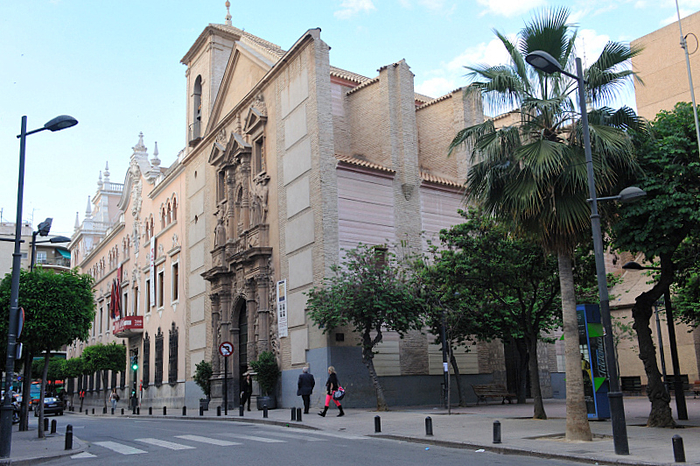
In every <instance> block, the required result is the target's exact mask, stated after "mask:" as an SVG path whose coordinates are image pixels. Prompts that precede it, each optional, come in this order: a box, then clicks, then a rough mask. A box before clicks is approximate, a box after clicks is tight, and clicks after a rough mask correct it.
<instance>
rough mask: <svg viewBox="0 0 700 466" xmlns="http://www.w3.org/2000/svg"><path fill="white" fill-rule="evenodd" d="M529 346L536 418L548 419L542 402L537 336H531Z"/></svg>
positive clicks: (534, 416) (531, 384) (531, 383)
mask: <svg viewBox="0 0 700 466" xmlns="http://www.w3.org/2000/svg"><path fill="white" fill-rule="evenodd" d="M527 346H528V353H529V354H528V362H529V364H528V365H529V368H530V387H531V389H532V397H533V398H534V403H535V413H534V415H533V418H534V419H547V413H545V412H544V403H543V402H542V388H541V387H540V365H539V361H538V360H537V338H536V337H535V338H530V339H528V342H527Z"/></svg>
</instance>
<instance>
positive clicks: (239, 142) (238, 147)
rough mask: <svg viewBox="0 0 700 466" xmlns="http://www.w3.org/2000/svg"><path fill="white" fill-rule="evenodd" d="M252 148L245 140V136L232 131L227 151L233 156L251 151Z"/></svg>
mask: <svg viewBox="0 0 700 466" xmlns="http://www.w3.org/2000/svg"><path fill="white" fill-rule="evenodd" d="M252 149H253V147H252V146H251V145H250V144H248V143H247V142H245V139H243V136H241V135H240V134H238V133H231V139H229V141H228V150H227V152H228V153H229V154H230V155H231V156H233V158H236V157H238V155H239V154H242V153H250V151H251V150H252Z"/></svg>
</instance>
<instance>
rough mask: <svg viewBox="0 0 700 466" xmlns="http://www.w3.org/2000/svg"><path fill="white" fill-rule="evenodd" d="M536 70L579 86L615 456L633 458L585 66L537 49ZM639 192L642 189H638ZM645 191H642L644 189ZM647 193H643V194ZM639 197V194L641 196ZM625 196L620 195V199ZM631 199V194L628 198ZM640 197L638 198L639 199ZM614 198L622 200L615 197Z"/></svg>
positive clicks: (528, 58)
mask: <svg viewBox="0 0 700 466" xmlns="http://www.w3.org/2000/svg"><path fill="white" fill-rule="evenodd" d="M525 61H526V62H528V63H529V64H530V65H531V66H532V67H533V68H535V69H537V70H539V71H541V72H543V73H546V74H552V73H561V74H563V75H565V76H568V77H570V78H573V79H575V80H576V82H577V83H578V86H577V87H578V96H579V107H580V110H581V125H582V127H583V148H584V152H585V154H586V169H587V172H588V194H589V199H588V201H589V202H590V204H591V229H592V231H593V249H594V253H595V265H596V267H595V268H596V277H597V279H598V293H599V295H600V317H601V320H602V321H603V335H604V342H605V361H606V364H607V366H608V375H609V377H608V379H609V383H610V391H609V392H608V401H609V402H610V418H611V421H612V433H613V443H614V444H615V453H617V454H618V455H629V454H630V450H629V444H628V441H627V425H626V423H625V406H624V403H623V401H622V390H621V389H620V379H619V377H618V373H617V361H616V359H617V358H616V357H615V341H614V338H613V330H612V321H611V318H610V298H609V297H608V283H607V276H606V274H605V258H604V257H603V248H604V246H603V235H602V233H601V228H600V215H599V214H598V198H597V197H596V191H595V178H594V176H593V156H592V154H591V135H590V130H589V128H588V112H587V111H586V96H585V86H586V80H585V79H584V78H583V65H582V63H581V59H580V58H578V57H577V58H576V74H571V73H569V72H568V71H566V70H564V69H563V68H562V66H561V64H560V63H559V62H558V61H557V59H556V58H554V57H553V56H552V55H550V54H549V53H547V52H545V51H542V50H537V51H534V52H532V53H530V54H528V55H527V56H526V57H525ZM637 189H639V188H637ZM640 191H641V190H640ZM642 192H643V191H642ZM637 194H639V193H637ZM621 195H622V193H621V194H620V196H621ZM626 197H627V195H626ZM639 197H640V196H639V195H637V196H636V198H639ZM611 199H620V200H621V199H622V198H621V197H619V198H618V197H617V196H615V197H613V198H611Z"/></svg>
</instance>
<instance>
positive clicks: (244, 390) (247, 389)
mask: <svg viewBox="0 0 700 466" xmlns="http://www.w3.org/2000/svg"><path fill="white" fill-rule="evenodd" d="M243 375H245V377H244V378H243V380H241V406H245V404H246V402H247V403H248V411H250V396H251V395H252V394H253V376H252V375H250V373H249V372H246V373H245V374H243Z"/></svg>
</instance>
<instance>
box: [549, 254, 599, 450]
mask: <svg viewBox="0 0 700 466" xmlns="http://www.w3.org/2000/svg"><path fill="white" fill-rule="evenodd" d="M557 259H558V263H559V283H560V286H561V308H562V323H563V327H564V360H565V365H566V440H567V441H569V442H576V441H589V442H590V441H591V440H593V436H592V435H591V427H590V426H589V425H588V412H587V411H586V399H585V397H584V394H583V373H582V372H581V352H580V350H579V336H578V318H577V317H576V293H575V292H574V272H573V268H572V261H571V254H567V253H561V252H560V253H558V254H557Z"/></svg>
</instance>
